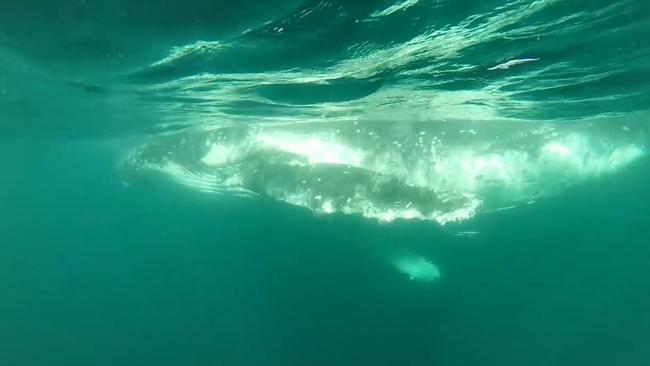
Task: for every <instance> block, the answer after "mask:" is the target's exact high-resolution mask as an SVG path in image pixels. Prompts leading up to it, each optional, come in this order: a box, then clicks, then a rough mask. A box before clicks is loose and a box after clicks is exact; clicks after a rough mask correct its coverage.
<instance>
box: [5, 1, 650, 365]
mask: <svg viewBox="0 0 650 366" xmlns="http://www.w3.org/2000/svg"><path fill="white" fill-rule="evenodd" d="M316 3H318V2H314V3H313V4H312V3H307V4H302V3H301V2H300V1H297V0H296V1H284V2H278V3H275V2H274V3H272V4H271V3H270V2H266V3H265V2H261V1H253V0H246V1H239V2H237V3H229V2H223V1H198V0H192V1H185V2H179V1H167V2H163V1H161V2H152V1H135V2H127V1H116V2H113V1H112V2H108V1H90V0H87V1H86V2H72V1H61V2H53V1H52V2H48V1H35V0H32V1H24V2H13V1H12V2H6V3H3V4H0V30H1V32H0V36H2V37H0V40H2V43H1V45H2V46H3V47H2V48H1V49H0V52H2V53H1V54H0V55H1V56H2V58H0V89H2V90H6V91H7V92H6V93H4V94H2V95H1V96H0V112H1V115H0V131H1V132H2V134H1V135H0V365H3V366H5V365H6V366H32V365H66V366H68V365H70V366H72V365H128V366H131V365H160V366H162V365H283V366H285V365H445V366H446V365H482V366H483V365H495V366H497V365H499V366H506V365H513V366H514V365H624V366H628V365H630V366H631V365H639V366H641V365H647V364H649V363H650V311H648V309H650V277H648V268H650V231H649V230H648V226H649V224H650V190H648V186H647V182H648V181H649V179H650V166H649V164H648V161H647V160H642V161H639V162H637V163H635V164H634V165H632V166H630V167H628V168H627V169H625V170H624V171H622V172H621V173H620V174H617V175H614V176H610V177H607V178H603V179H601V180H598V181H596V182H593V183H590V184H587V185H582V186H579V187H576V188H572V189H571V190H569V191H567V192H565V193H564V194H563V195H562V196H561V197H557V198H552V199H547V200H542V201H539V202H537V203H535V204H533V205H527V206H524V207H521V208H517V209H515V210H508V211H502V212H499V213H494V214H489V215H484V216H479V217H477V218H475V219H473V220H471V221H470V222H468V223H465V224H463V226H462V227H461V228H460V229H462V230H471V231H478V232H480V233H479V234H478V235H476V236H473V237H469V238H468V237H463V236H456V235H455V234H454V231H453V230H448V229H445V228H440V227H438V226H437V225H435V224H432V223H426V222H406V221H398V222H395V223H391V224H388V225H386V224H378V223H376V222H374V221H371V220H365V219H362V218H360V217H348V216H341V215H335V216H325V217H317V216H314V215H312V214H310V213H309V212H306V211H304V210H301V209H298V208H292V207H289V206H287V205H283V204H278V203H274V202H270V201H266V200H242V199H237V198H224V197H211V196H210V195H206V194H201V193H195V192H192V191H190V190H187V189H185V188H183V187H179V186H177V185H175V184H172V183H169V182H165V181H162V180H160V181H149V182H142V183H139V184H136V185H134V186H131V187H128V188H125V187H124V186H123V185H122V183H121V181H120V179H119V178H118V174H117V173H116V164H117V162H118V161H119V159H120V158H121V156H122V154H123V153H124V151H125V149H126V148H127V147H128V146H131V145H133V143H134V142H137V141H141V140H145V139H146V137H147V136H148V135H150V134H152V133H155V132H157V131H158V130H159V129H165V128H166V127H160V126H158V125H156V122H151V121H152V120H154V121H155V120H159V119H160V116H156V115H153V114H151V113H154V112H153V111H158V112H159V109H157V108H154V107H152V106H151V104H147V99H146V98H143V97H142V96H141V95H140V94H138V93H136V92H134V91H133V90H134V89H137V88H135V87H132V86H129V87H128V88H126V89H128V90H126V91H122V90H123V89H121V88H123V85H124V84H123V81H124V80H129V81H132V80H135V81H133V83H135V84H137V85H147V84H150V83H156V82H159V81H161V80H167V79H170V78H171V79H173V78H176V77H180V76H183V75H191V74H195V73H200V72H203V71H205V70H211V71H212V72H217V71H219V70H222V69H229V68H230V69H232V70H234V71H235V72H244V71H248V70H249V69H250V70H263V71H264V70H267V71H268V70H275V69H282V68H283V67H296V66H300V65H307V64H308V65H309V67H324V66H325V65H327V64H328V63H330V62H332V60H336V59H337V57H339V58H340V57H343V56H341V52H343V50H344V49H345V48H346V47H347V46H348V45H349V44H353V43H356V42H359V41H360V39H364V38H369V37H371V36H372V37H374V39H375V40H376V41H377V42H378V43H382V42H386V43H390V42H398V41H403V40H404V39H408V38H409V37H410V36H412V33H413V34H415V33H417V32H419V31H420V29H419V28H418V27H419V26H420V25H418V23H417V22H416V21H410V20H409V18H406V19H402V20H396V21H395V22H397V24H396V25H395V24H388V25H386V26H385V28H381V27H380V26H377V27H376V28H374V29H370V30H365V31H364V30H363V29H361V30H359V29H356V30H355V29H352V28H350V27H353V24H355V23H353V22H352V21H350V22H349V24H348V22H346V19H347V18H345V17H338V18H336V19H339V23H336V22H332V21H330V20H331V18H327V16H328V14H329V13H326V14H325V15H324V16H323V19H320V18H315V19H311V20H310V21H311V22H312V23H304V24H303V23H300V24H299V25H297V26H296V29H297V30H296V31H295V32H296V33H293V35H294V37H293V38H291V37H289V36H287V37H288V39H281V40H279V41H277V42H276V41H272V42H271V41H268V39H266V38H264V32H263V29H264V27H261V26H260V27H261V28H256V26H259V25H260V24H263V22H264V21H266V20H269V19H282V18H283V17H284V16H286V14H291V13H292V11H294V10H295V9H296V8H297V7H300V6H307V7H308V6H313V5H314V4H316ZM326 3H327V2H326ZM330 3H335V5H336V6H339V5H340V6H342V7H344V8H345V11H346V12H347V13H346V14H352V15H350V17H351V18H350V19H352V18H353V17H354V16H355V15H356V14H367V13H369V12H370V10H369V9H375V8H376V7H378V8H382V7H381V6H377V4H376V2H371V1H370V0H366V1H365V2H352V1H349V2H345V1H343V2H341V1H338V2H330ZM497 3H498V2H494V1H480V2H478V1H477V2H467V1H447V2H445V4H446V7H443V8H441V9H440V8H433V10H431V13H423V14H422V13H421V14H420V15H422V16H423V17H425V18H426V17H428V18H429V19H436V21H438V22H440V23H441V24H446V23H453V22H455V21H457V20H458V19H462V18H464V17H465V16H467V15H468V14H475V13H476V14H480V12H481V11H487V9H493V8H494V7H495V6H496V5H497ZM584 3H586V2H578V1H564V2H562V5H561V6H560V7H559V8H555V10H554V11H549V12H547V13H544V14H541V15H539V17H542V19H531V20H530V22H531V24H533V23H534V22H535V21H537V22H543V21H544V19H543V17H548V19H552V18H553V17H558V16H563V15H567V14H572V13H577V12H579V11H580V10H581V7H583V6H584V7H589V6H593V7H594V8H598V6H599V4H600V3H603V2H598V1H590V2H588V3H589V6H587V5H585V4H584ZM623 3H625V4H627V5H626V6H629V7H632V8H634V7H636V8H635V9H636V10H635V11H634V12H629V13H625V14H626V15H625V16H624V17H622V18H612V20H611V21H610V22H603V23H599V24H598V26H600V27H601V29H600V31H602V32H604V30H616V29H619V28H620V29H622V31H620V32H618V33H617V32H615V31H613V32H611V33H607V34H608V35H609V37H611V39H610V38H607V37H604V36H603V37H600V38H599V36H598V35H597V34H595V33H594V34H589V33H584V32H583V33H575V34H568V35H566V36H565V37H558V38H553V39H552V40H550V41H549V42H547V43H545V44H544V46H543V47H541V48H540V49H539V50H536V49H535V47H533V46H531V47H530V48H528V49H529V50H531V51H537V53H535V54H533V55H532V56H538V55H542V60H543V61H545V60H547V59H550V61H549V62H553V57H557V58H559V59H564V60H566V59H570V60H572V61H574V62H575V65H583V64H585V63H587V64H590V66H593V67H597V66H598V65H600V64H601V63H606V64H607V68H608V69H609V70H613V71H612V72H613V74H612V75H611V77H608V78H604V79H603V80H600V81H599V82H598V83H596V84H589V85H581V86H579V87H573V88H571V87H567V88H564V89H562V88H560V89H561V90H545V91H544V92H541V91H536V92H531V93H530V95H526V98H529V99H532V100H535V101H537V102H539V103H540V105H542V104H543V103H544V102H545V101H552V100H559V99H567V100H571V99H572V98H573V99H575V100H580V99H585V98H587V99H588V98H591V97H594V98H595V97H603V96H605V97H606V96H612V98H611V99H610V100H605V101H602V100H601V101H600V102H599V103H596V102H593V103H585V104H580V103H576V104H571V105H570V106H563V107H562V108H564V107H566V108H565V109H561V108H560V109H555V108H552V107H549V108H548V109H545V110H541V111H540V110H538V111H536V112H534V113H532V112H531V113H529V114H528V115H526V116H525V117H529V118H553V116H554V113H557V114H559V115H561V117H563V118H564V117H578V118H588V117H589V116H591V115H593V114H595V113H605V112H608V111H611V112H616V113H620V114H622V116H623V117H625V116H626V114H627V113H629V115H630V116H631V117H630V118H635V119H636V118H641V117H639V115H638V114H633V112H639V111H644V110H646V109H647V108H648V106H649V105H648V103H647V102H648V100H649V99H648V93H647V85H648V80H649V78H648V70H649V66H648V65H650V64H649V63H648V58H647V57H646V58H644V57H645V56H646V55H650V51H649V48H650V47H649V46H648V41H647V39H648V38H647V35H648V34H650V32H649V31H648V24H649V23H648V18H649V16H650V14H649V13H648V7H647V5H646V4H645V2H642V1H640V0H637V1H627V2H623ZM83 4H85V5H83ZM382 4H384V5H386V4H388V3H386V2H383V3H382ZM336 6H335V7H334V8H336ZM384 7H385V6H384ZM436 9H437V10H436ZM332 11H334V10H332ZM419 11H420V12H421V11H422V9H420V10H419ZM436 11H437V13H436ZM328 19H329V20H328ZM341 19H343V20H341ZM326 20H327V21H326ZM319 22H321V23H319ZM404 24H407V25H408V26H406V25H404ZM626 24H628V25H629V24H632V25H636V28H635V27H634V26H632V27H627V28H626V27H625V25H626ZM430 25H431V24H427V26H430ZM249 27H250V28H253V29H261V30H260V31H259V32H258V33H255V32H253V36H251V37H259V38H258V39H254V40H253V41H251V42H259V43H256V46H255V47H253V49H254V51H250V52H260V53H263V54H264V55H278V56H276V57H275V58H274V57H261V56H259V57H258V55H255V57H252V56H250V55H248V56H247V54H245V53H244V54H243V55H242V54H235V55H234V56H237V57H242V59H247V60H249V62H248V63H241V62H239V63H237V62H235V61H236V59H234V60H233V59H230V58H226V59H216V60H215V59H214V58H211V57H212V56H210V57H206V58H198V59H193V60H190V61H186V62H185V63H181V64H179V65H174V67H171V68H170V69H168V70H154V71H152V72H146V73H141V72H134V71H133V70H134V69H136V68H137V67H138V66H139V65H146V64H147V63H149V62H152V61H155V60H156V59H159V58H161V56H164V55H165V53H166V52H168V49H169V48H170V47H172V46H175V45H179V44H181V45H182V44H185V43H188V42H192V41H194V40H197V39H207V38H210V37H213V38H219V39H231V38H229V37H238V36H237V34H239V32H240V31H241V30H243V29H245V28H249ZM422 28H426V27H424V26H423V27H422ZM630 28H631V29H630ZM382 31H383V32H384V33H382ZM389 31H391V32H392V33H390V32H389ZM260 34H261V35H260ZM299 35H301V36H299ZM307 35H313V37H312V36H307ZM355 37H358V39H357V38H355ZM582 38H584V39H583V40H582V41H581V39H582ZM598 40H600V42H601V43H596V44H594V42H596V41H598ZM244 41H246V39H244V40H243V41H242V40H241V39H240V40H238V42H244ZM268 42H271V43H268ZM273 42H276V43H273ZM278 42H279V43H278ZM300 42H303V43H304V45H303V44H302V43H300ZM561 42H566V44H563V43H561ZM297 44H298V45H302V46H301V47H313V48H312V49H314V50H317V51H313V52H306V51H305V49H304V48H300V47H297V46H296V45H297ZM575 44H582V45H583V46H582V47H583V48H584V52H569V51H567V50H568V49H570V50H575V47H574V45H575ZM589 45H591V46H589ZM264 47H268V49H265V48H264ZM485 47H486V49H475V50H473V51H472V52H475V53H472V52H469V51H468V52H469V53H468V54H465V55H460V56H459V57H461V58H464V57H466V58H468V59H474V58H477V57H479V56H480V57H484V58H485V60H484V61H480V62H485V63H486V65H488V66H491V65H493V64H496V63H498V62H500V61H503V60H502V59H500V58H499V57H503V55H510V56H526V54H523V53H517V52H513V51H512V50H511V49H510V48H509V47H510V46H509V45H507V44H499V43H498V42H497V43H496V44H490V45H486V46H485ZM500 47H503V48H500ZM513 47H514V46H513ZM595 50H601V51H602V54H601V55H598V54H595V53H594V51H595ZM617 50H618V51H617ZM292 52H293V53H292ZM301 52H302V53H301ZM563 52H564V53H563ZM616 52H619V53H616ZM635 52H636V53H635ZM631 53H633V54H634V55H636V57H629V58H625V57H620V58H607V57H609V56H611V55H615V54H618V55H626V54H627V55H629V54H631ZM120 55H121V56H120ZM300 55H303V56H302V57H301V56H300ZM490 55H494V56H495V57H491V56H490ZM496 55H500V56H498V57H497V56H496ZM554 55H555V56H554ZM234 56H233V57H234ZM642 56H643V57H642ZM247 57H248V58H247ZM507 58H509V57H507ZM228 59H230V60H231V61H232V62H233V63H232V64H228V62H227V60H228ZM224 60H226V61H224ZM251 60H252V61H251ZM255 62H259V65H256V64H255ZM411 66H413V65H411ZM411 66H409V67H411ZM524 67H526V66H524ZM575 67H576V68H577V67H578V66H575ZM230 69H229V70H230ZM232 70H231V71H232ZM576 70H578V69H576ZM231 71H229V72H231ZM395 72H396V71H395V70H387V71H386V72H385V73H384V74H382V75H380V79H381V80H379V81H377V79H376V78H375V79H373V80H361V81H358V82H359V83H358V84H352V86H351V87H349V88H353V87H355V85H356V86H358V87H359V88H360V90H361V91H360V92H359V93H361V94H364V93H368V92H369V91H368V89H367V88H368V85H374V84H373V83H380V84H383V85H386V84H389V85H390V84H394V83H396V81H395V80H394V78H396V76H395V74H394V73H395ZM584 72H585V73H589V72H596V71H594V69H591V71H584ZM107 75H108V76H107ZM116 75H118V76H119V77H117V78H118V79H119V80H120V83H119V85H120V86H117V85H118V83H117V82H115V80H116V79H115V78H116ZM125 75H126V76H125ZM104 76H106V78H104ZM453 77H454V78H458V79H455V80H451V81H453V82H450V83H449V84H445V83H443V84H441V85H447V86H448V88H449V89H464V88H465V89H472V88H478V87H479V86H480V85H484V84H485V83H490V82H491V80H492V79H490V78H498V76H490V75H488V74H487V73H486V74H485V75H478V76H477V75H476V74H472V75H465V74H461V75H454V76H453ZM575 77H576V78H577V79H579V78H581V77H582V76H580V74H578V75H577V76H575ZM107 80H108V81H107ZM438 81H439V80H438ZM438 81H436V82H438ZM432 82H433V81H432ZM113 83H114V84H113ZM88 84H93V85H95V84H98V85H100V87H101V88H103V89H104V91H106V93H105V94H102V91H100V92H97V90H96V89H94V88H91V87H80V85H88ZM129 85H132V84H129ZM576 85H580V84H579V83H577V84H576ZM527 86H530V87H531V88H534V87H535V86H536V84H535V81H534V80H531V81H530V84H528V85H526V84H525V85H523V86H522V85H519V87H521V88H522V90H523V89H525V88H526V87H527ZM349 88H347V90H348V91H349ZM371 89H372V88H371ZM442 89H445V88H444V87H443V88H442ZM322 92H323V93H324V94H322V95H321V94H318V93H320V91H317V92H316V93H315V95H316V96H315V97H314V98H315V99H316V100H317V101H318V100H327V99H331V93H332V91H331V90H330V91H322ZM628 92H629V93H628ZM328 93H330V94H328ZM626 93H627V94H626ZM96 94H102V96H101V97H97V96H96ZM297 94H298V95H299V94H303V93H302V92H299V93H297ZM357 94H358V93H355V92H350V94H349V95H348V97H350V98H352V97H354V95H357ZM350 95H352V97H351V96H350ZM319 96H320V98H319ZM292 97H295V95H292V94H291V93H289V94H288V96H287V95H285V96H284V98H288V99H291V98H292ZM141 98H142V99H141ZM594 105H597V106H598V108H597V110H594V108H593V107H594ZM506 114H508V113H506ZM510 114H511V115H512V114H515V112H513V111H511V113H510ZM460 117H462V116H460ZM373 246H376V247H389V246H407V247H409V248H412V249H413V250H416V251H417V252H418V253H422V254H424V255H427V256H429V257H431V258H434V261H435V262H436V264H437V265H438V266H439V267H440V268H441V270H442V271H443V273H444V276H443V278H442V279H441V280H440V281H438V282H436V283H433V284H431V283H420V282H416V281H409V280H408V279H407V278H405V276H404V275H403V274H400V273H398V272H397V271H395V270H394V269H393V268H391V267H390V266H388V265H386V264H385V263H383V262H382V261H381V260H378V259H377V258H375V257H373V256H372V255H370V256H369V255H368V247H373Z"/></svg>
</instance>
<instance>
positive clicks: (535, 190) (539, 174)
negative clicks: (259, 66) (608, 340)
mask: <svg viewBox="0 0 650 366" xmlns="http://www.w3.org/2000/svg"><path fill="white" fill-rule="evenodd" d="M607 122H609V121H607ZM642 126H643V125H642V124H637V125H634V124H630V123H626V124H625V123H621V122H617V123H584V122H581V123H577V122H576V123H541V122H521V121H500V122H496V121H495V122H485V121H483V122H460V121H453V122H425V121H414V122H404V121H336V122H331V121H328V122H310V123H295V122H293V123H283V124H225V125H220V126H211V127H201V128H195V129H190V130H186V131H182V132H177V133H174V134H169V135H165V136H158V137H155V138H152V139H151V141H149V142H147V143H146V144H144V145H142V146H139V147H137V148H136V149H134V150H133V151H131V152H130V153H129V154H128V155H127V156H126V158H125V159H124V161H123V162H122V169H123V170H124V171H125V172H127V173H128V175H129V176H133V175H134V174H136V175H137V174H138V173H161V174H163V175H165V176H168V177H170V178H172V179H173V180H175V181H178V182H180V183H183V184H185V185H187V186H190V187H192V188H195V189H198V190H202V191H206V192H212V193H220V194H239V195H245V196H266V197H270V198H272V199H274V200H277V201H282V202H285V203H289V204H292V205H296V206H302V207H305V208H307V209H309V210H311V211H313V212H315V213H318V214H330V213H344V214H358V215H362V216H365V217H369V218H375V219H378V220H381V221H392V220H394V219H421V220H431V221H434V222H437V223H439V224H446V223H450V222H455V221H461V220H465V219H468V218H471V217H473V216H474V215H476V214H477V213H479V212H481V211H491V210H497V209H500V208H503V207H511V206H513V205H517V204H521V203H526V202H530V201H533V200H536V199H539V198H542V197H548V196H553V195H557V194H560V193H561V192H562V191H563V190H564V189H566V188H567V187H570V186H575V185H579V184H582V183H584V182H585V181H588V180H590V179H596V178H598V177H600V176H602V175H604V174H609V173H612V172H615V171H617V170H619V169H621V168H623V167H625V166H626V165H628V164H630V163H631V162H633V161H635V160H637V159H639V158H640V157H642V156H644V155H645V152H646V141H647V136H646V135H647V131H646V130H645V129H644V128H643V127H642Z"/></svg>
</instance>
